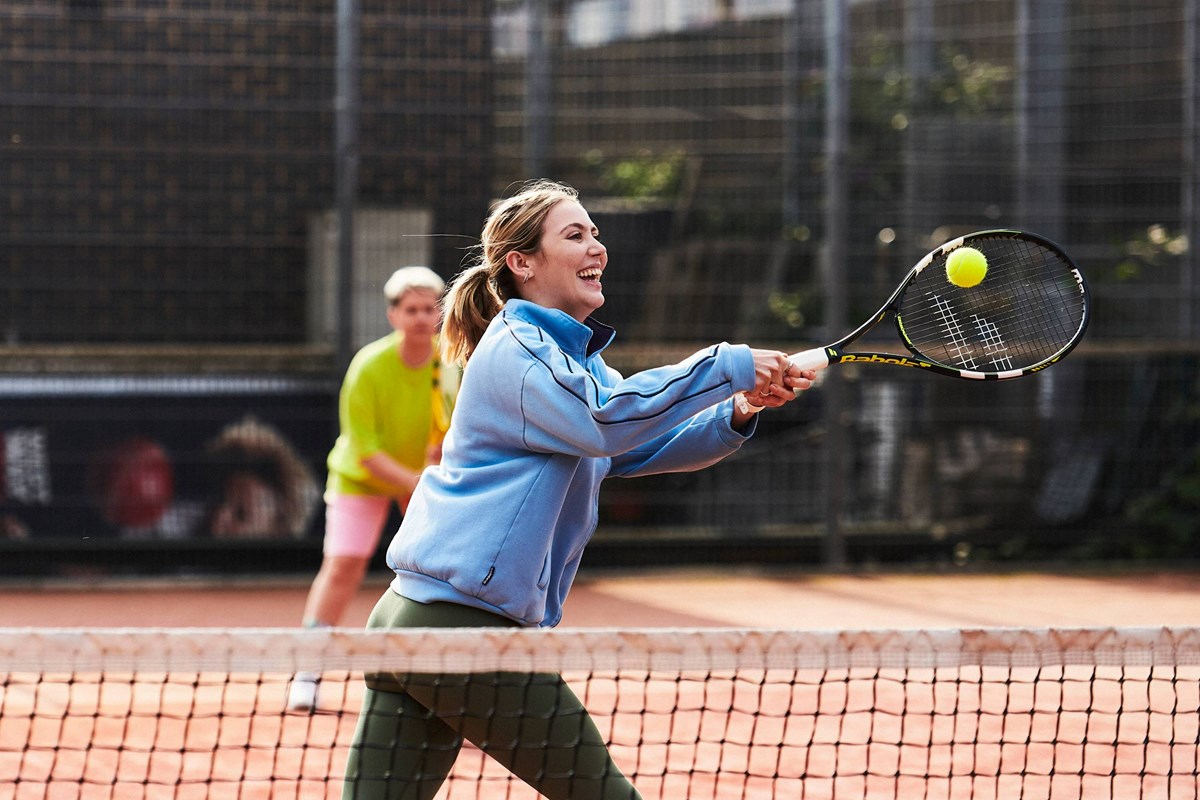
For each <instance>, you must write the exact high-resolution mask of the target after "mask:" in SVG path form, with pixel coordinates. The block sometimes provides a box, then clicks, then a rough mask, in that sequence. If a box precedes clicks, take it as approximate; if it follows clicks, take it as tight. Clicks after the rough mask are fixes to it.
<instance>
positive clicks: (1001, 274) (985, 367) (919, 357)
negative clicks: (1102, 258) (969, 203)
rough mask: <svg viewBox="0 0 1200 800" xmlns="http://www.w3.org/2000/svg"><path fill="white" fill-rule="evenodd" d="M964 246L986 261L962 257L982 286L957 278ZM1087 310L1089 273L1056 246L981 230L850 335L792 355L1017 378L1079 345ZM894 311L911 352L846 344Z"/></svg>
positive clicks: (801, 359) (932, 262)
mask: <svg viewBox="0 0 1200 800" xmlns="http://www.w3.org/2000/svg"><path fill="white" fill-rule="evenodd" d="M959 248H973V249H974V250H977V251H978V252H979V253H982V254H983V257H984V258H985V259H986V265H983V264H981V263H979V259H978V257H977V256H975V254H973V253H969V252H968V251H965V250H964V251H962V252H960V253H959V256H958V257H955V259H954V261H955V262H957V261H959V260H960V257H961V256H964V255H967V256H970V258H969V259H966V262H967V271H968V272H972V271H973V272H974V273H975V274H974V276H970V275H969V276H968V277H967V279H966V280H964V279H962V278H956V280H958V282H959V283H968V284H969V283H970V282H971V280H973V279H974V278H977V277H978V276H979V273H980V272H982V273H983V277H982V280H980V281H979V282H978V283H975V284H974V285H969V286H960V285H956V284H954V283H951V282H950V279H949V277H948V274H947V270H946V261H947V259H948V258H950V257H951V254H952V253H954V251H956V250H958V249H959ZM972 261H973V262H974V263H972ZM952 266H956V264H955V265H952ZM985 266H986V269H984V267H985ZM1088 308H1089V299H1088V290H1087V284H1086V283H1085V282H1084V280H1083V274H1082V273H1081V272H1080V271H1079V268H1078V267H1076V266H1075V263H1074V262H1073V261H1072V260H1071V258H1070V256H1068V255H1067V254H1066V253H1064V252H1063V250H1062V249H1061V248H1060V247H1059V246H1058V245H1056V244H1054V243H1053V242H1051V241H1049V240H1047V239H1044V238H1042V237H1041V236H1037V235H1036V234H1032V233H1025V232H1023V231H1010V230H995V231H980V232H979V233H972V234H968V235H966V236H963V237H961V238H959V239H954V240H953V241H950V242H946V243H945V244H943V245H942V246H941V247H939V248H937V249H936V250H934V251H933V252H931V253H929V254H928V255H927V256H925V257H924V258H922V259H921V260H920V262H918V263H917V265H916V266H914V267H913V268H912V270H911V271H910V272H909V273H908V275H907V277H905V278H904V280H903V281H901V283H900V285H899V286H898V287H897V288H896V291H895V292H894V293H893V294H892V296H891V298H889V299H888V301H887V302H886V303H884V304H883V307H882V308H880V309H879V311H878V312H877V313H876V314H875V315H874V316H873V317H872V318H871V319H869V320H867V321H866V322H865V323H863V324H862V325H861V326H859V327H858V329H857V330H855V331H853V332H852V333H851V334H850V335H849V336H846V337H845V338H844V339H840V340H838V341H836V342H834V343H833V344H828V345H825V346H824V347H817V348H814V349H812V350H805V351H804V352H802V353H796V354H795V355H793V356H791V357H790V358H791V362H792V364H793V365H794V366H797V367H799V368H801V369H824V368H825V367H827V366H829V365H830V364H895V365H898V366H903V367H916V368H918V369H924V370H928V371H930V372H936V373H938V374H939V375H950V376H952V377H956V378H969V379H973V380H1004V379H1008V378H1019V377H1021V376H1023V375H1029V374H1031V373H1034V372H1038V371H1040V370H1043V369H1045V368H1046V367H1048V366H1050V365H1051V364H1054V363H1056V362H1058V361H1059V360H1061V359H1062V358H1063V357H1064V356H1066V355H1067V353H1069V352H1071V349H1072V348H1073V347H1075V345H1076V344H1078V343H1079V340H1080V339H1081V338H1083V333H1084V331H1085V330H1086V329H1087V324H1088V317H1089V310H1088ZM888 314H892V316H893V318H894V319H895V322H896V331H897V332H898V333H899V334H900V340H901V341H902V342H903V343H904V346H905V347H907V348H908V350H909V352H910V353H911V355H894V354H891V353H873V352H865V351H849V350H847V349H846V348H847V347H849V346H850V345H851V344H852V343H853V342H855V341H856V340H858V339H859V338H861V337H862V336H863V335H864V334H865V333H867V331H869V330H871V329H872V328H874V327H875V326H876V325H877V324H879V323H880V322H881V321H882V320H883V319H884V317H886V316H887V315H888Z"/></svg>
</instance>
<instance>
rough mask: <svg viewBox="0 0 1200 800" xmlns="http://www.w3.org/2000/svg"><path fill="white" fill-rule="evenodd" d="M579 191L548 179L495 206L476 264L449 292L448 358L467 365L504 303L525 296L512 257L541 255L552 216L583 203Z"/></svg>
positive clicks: (445, 324) (530, 184)
mask: <svg viewBox="0 0 1200 800" xmlns="http://www.w3.org/2000/svg"><path fill="white" fill-rule="evenodd" d="M578 199H579V192H577V191H576V190H575V189H574V188H572V187H570V186H568V185H566V184H565V183H559V182H558V181H552V180H548V179H545V178H543V179H539V180H535V181H529V182H528V183H526V184H524V185H522V187H521V189H520V191H518V192H517V193H516V194H515V195H513V196H512V197H509V198H508V199H506V200H502V201H500V202H498V203H496V204H495V205H493V206H492V210H491V213H490V214H489V215H488V218H487V222H485V223H484V225H483V233H482V234H481V236H480V241H479V245H478V246H477V247H478V250H479V255H478V256H477V258H476V261H475V263H474V264H473V265H472V266H470V267H467V268H466V269H465V270H463V271H462V272H460V273H459V274H458V275H457V276H455V278H454V280H453V281H451V283H450V290H449V291H448V292H447V293H446V301H445V320H444V322H443V324H442V344H443V347H444V358H445V359H446V361H448V362H451V363H457V364H462V365H465V364H466V363H467V360H468V359H469V358H470V357H471V354H472V353H474V352H475V348H476V347H477V346H478V345H479V340H480V339H482V338H483V333H484V331H486V330H487V326H488V324H489V323H490V322H491V321H492V318H493V317H495V316H496V314H498V313H500V309H502V308H503V307H504V304H505V303H506V302H507V301H509V300H511V299H512V298H514V297H519V296H520V292H519V290H518V288H517V281H516V277H515V276H514V275H513V272H512V270H510V269H509V268H508V265H507V264H506V262H505V259H506V258H507V257H508V254H509V253H513V252H517V253H525V254H530V253H536V252H537V251H538V248H540V247H541V244H542V224H543V223H544V222H545V221H546V215H547V214H549V213H550V209H552V208H554V206H556V205H557V204H558V203H560V202H562V201H563V200H578Z"/></svg>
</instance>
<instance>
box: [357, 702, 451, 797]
mask: <svg viewBox="0 0 1200 800" xmlns="http://www.w3.org/2000/svg"><path fill="white" fill-rule="evenodd" d="M461 747H462V737H461V736H459V735H458V733H456V732H455V731H454V730H453V729H451V728H450V726H448V725H447V724H446V723H444V722H442V721H441V720H440V719H438V718H437V717H436V716H435V715H434V714H433V713H432V712H431V711H429V709H427V708H425V707H424V706H422V705H421V704H420V703H418V702H417V701H416V700H414V699H413V698H412V697H410V696H408V695H407V694H403V693H400V692H381V691H375V690H374V689H370V688H368V689H367V691H366V694H364V695H363V704H362V710H361V711H360V712H359V716H358V726H357V727H356V728H355V731H354V739H353V741H352V743H351V745H350V753H349V756H348V757H347V760H346V777H345V782H344V783H343V785H342V800H385V799H386V800H430V798H432V797H434V795H436V794H437V792H438V789H439V788H441V786H442V784H443V783H445V781H446V776H447V775H449V774H450V770H451V768H452V767H453V766H454V760H455V758H456V757H457V756H458V751H459V749H460V748H461Z"/></svg>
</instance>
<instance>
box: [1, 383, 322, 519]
mask: <svg viewBox="0 0 1200 800" xmlns="http://www.w3.org/2000/svg"><path fill="white" fill-rule="evenodd" d="M336 436H337V386H336V385H335V384H334V383H333V382H329V381H318V380H295V379H287V378H248V377H240V376H236V377H222V376H175V377H172V376H162V377H157V376H156V377H141V376H130V377H103V378H91V377H19V378H11V377H6V378H0V539H8V540H29V541H31V542H32V541H38V540H44V541H51V540H77V541H78V540H91V539H110V540H120V539H124V540H130V541H137V540H141V541H171V540H173V541H201V540H232V539H251V540H287V539H293V540H297V539H308V538H319V536H320V530H321V520H322V519H323V515H322V504H321V492H322V490H323V488H324V483H325V476H326V472H325V457H326V455H327V454H328V452H329V449H330V447H331V446H332V445H333V441H334V439H335V438H336Z"/></svg>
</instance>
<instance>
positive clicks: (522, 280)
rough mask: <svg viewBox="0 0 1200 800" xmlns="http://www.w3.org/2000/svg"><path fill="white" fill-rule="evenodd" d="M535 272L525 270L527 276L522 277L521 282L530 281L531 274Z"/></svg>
mask: <svg viewBox="0 0 1200 800" xmlns="http://www.w3.org/2000/svg"><path fill="white" fill-rule="evenodd" d="M531 274H533V270H529V269H527V270H525V277H523V278H521V283H529V276H530V275H531Z"/></svg>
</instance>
